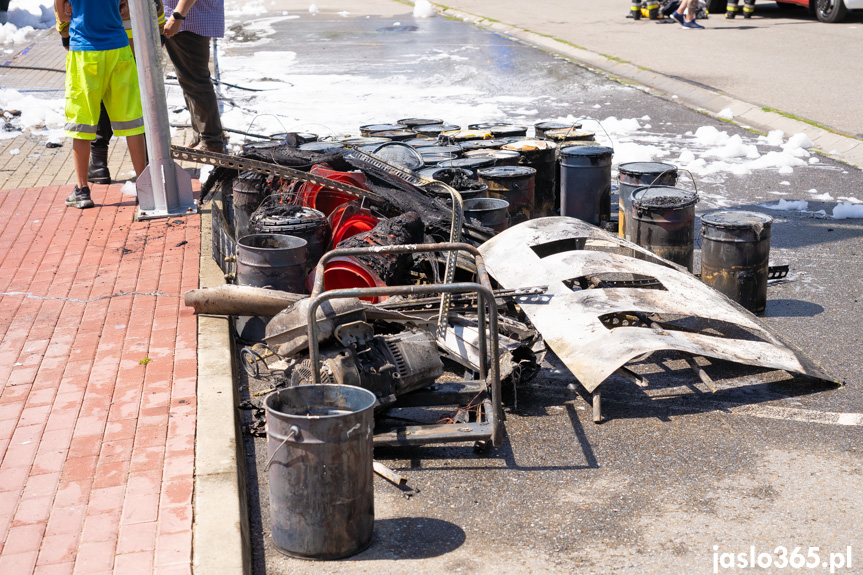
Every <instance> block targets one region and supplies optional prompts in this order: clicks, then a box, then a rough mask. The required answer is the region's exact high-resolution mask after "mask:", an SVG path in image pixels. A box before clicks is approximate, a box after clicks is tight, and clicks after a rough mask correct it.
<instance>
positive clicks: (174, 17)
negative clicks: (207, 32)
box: [171, 12, 186, 20]
mask: <svg viewBox="0 0 863 575" xmlns="http://www.w3.org/2000/svg"><path fill="white" fill-rule="evenodd" d="M171 18H173V19H174V20H185V19H186V17H185V16H183V15H182V14H180V13H179V12H174V13H173V14H171Z"/></svg>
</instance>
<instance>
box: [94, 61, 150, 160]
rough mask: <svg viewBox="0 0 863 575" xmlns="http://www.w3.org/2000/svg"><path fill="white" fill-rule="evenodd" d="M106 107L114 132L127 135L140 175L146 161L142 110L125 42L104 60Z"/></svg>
mask: <svg viewBox="0 0 863 575" xmlns="http://www.w3.org/2000/svg"><path fill="white" fill-rule="evenodd" d="M105 77H106V84H107V86H106V89H105V93H104V94H103V100H104V102H105V109H106V110H107V111H108V115H109V116H110V117H111V127H112V128H113V129H114V134H115V135H117V136H125V137H126V145H127V146H128V147H129V155H130V156H131V157H132V165H133V166H134V168H135V174H137V175H141V172H143V171H144V168H145V167H146V165H147V160H146V157H147V146H146V141H145V140H144V114H143V110H142V108H141V92H140V91H139V89H138V70H137V68H136V67H135V59H134V58H133V57H132V51H131V49H130V48H129V47H128V46H127V47H125V48H121V49H119V50H110V51H109V55H108V56H107V57H106V63H105Z"/></svg>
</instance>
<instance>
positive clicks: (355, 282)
mask: <svg viewBox="0 0 863 575" xmlns="http://www.w3.org/2000/svg"><path fill="white" fill-rule="evenodd" d="M386 285H387V284H385V283H384V282H383V280H382V279H381V278H380V277H378V275H377V274H376V273H375V272H373V271H372V270H371V269H369V268H368V267H367V266H366V265H365V264H363V263H361V262H360V261H359V260H357V259H356V258H352V257H335V258H333V259H331V260H330V261H329V262H327V265H326V267H325V268H324V290H325V291H326V290H333V289H351V288H366V287H384V286H386ZM310 291H311V290H310ZM360 299H363V300H365V301H367V302H370V303H380V302H382V301H384V300H385V299H387V296H381V297H371V298H367V297H365V298H360Z"/></svg>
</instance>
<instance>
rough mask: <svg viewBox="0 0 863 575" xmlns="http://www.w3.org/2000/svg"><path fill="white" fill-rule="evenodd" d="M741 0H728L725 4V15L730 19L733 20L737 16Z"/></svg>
mask: <svg viewBox="0 0 863 575" xmlns="http://www.w3.org/2000/svg"><path fill="white" fill-rule="evenodd" d="M739 1H740V0H728V4H726V6H725V17H726V18H728V19H729V20H733V19H734V17H735V16H737V3H738V2H739Z"/></svg>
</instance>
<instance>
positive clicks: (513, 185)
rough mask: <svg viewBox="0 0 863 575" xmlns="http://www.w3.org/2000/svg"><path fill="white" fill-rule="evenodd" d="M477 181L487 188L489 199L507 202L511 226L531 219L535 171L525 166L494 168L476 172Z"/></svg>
mask: <svg viewBox="0 0 863 575" xmlns="http://www.w3.org/2000/svg"><path fill="white" fill-rule="evenodd" d="M477 175H478V176H479V181H480V182H482V183H483V184H485V185H487V186H488V197H489V198H500V199H502V200H506V201H507V202H509V215H510V217H511V218H512V225H516V224H520V223H521V222H525V221H527V220H529V219H531V218H532V217H533V205H534V201H535V195H534V194H535V188H536V170H535V169H533V168H529V167H527V166H495V167H493V168H481V169H479V170H477Z"/></svg>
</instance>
